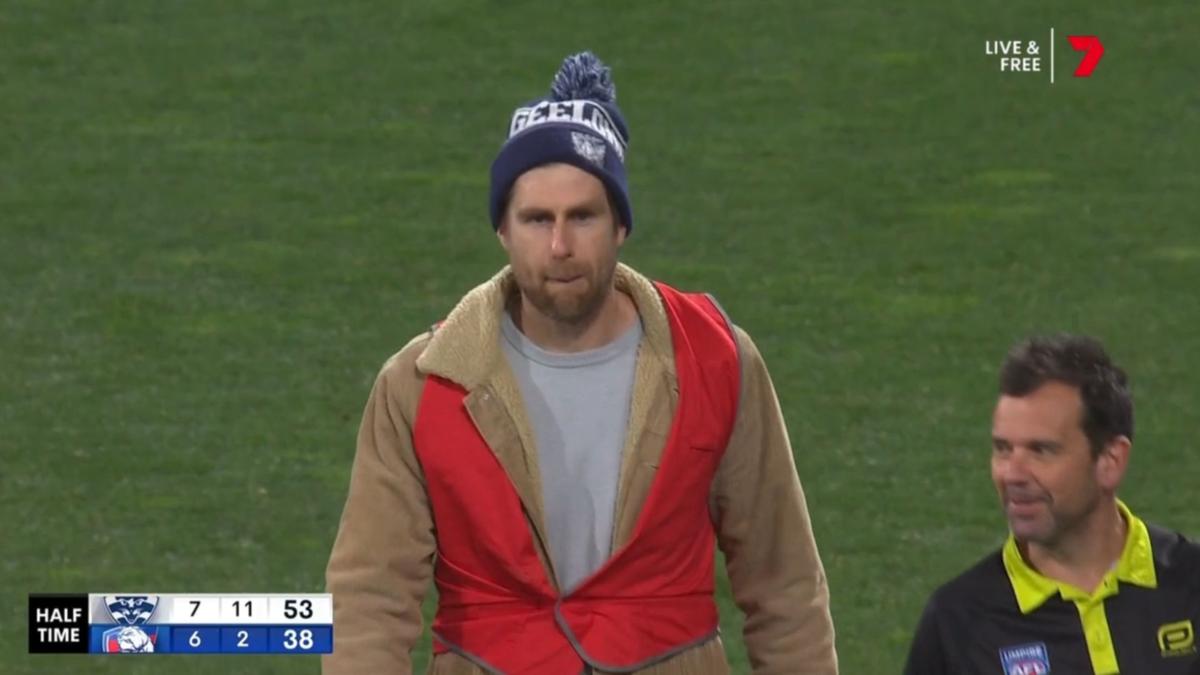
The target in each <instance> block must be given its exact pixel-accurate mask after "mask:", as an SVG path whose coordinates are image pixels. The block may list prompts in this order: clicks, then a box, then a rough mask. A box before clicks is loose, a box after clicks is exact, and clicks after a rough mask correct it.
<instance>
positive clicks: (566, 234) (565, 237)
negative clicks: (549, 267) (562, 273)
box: [550, 219, 571, 258]
mask: <svg viewBox="0 0 1200 675" xmlns="http://www.w3.org/2000/svg"><path fill="white" fill-rule="evenodd" d="M550 254H551V255H553V256H554V257H555V258H567V257H570V255H571V233H570V230H568V228H567V223H566V220H565V219H559V220H558V221H556V222H555V223H554V229H553V230H551V232H550Z"/></svg>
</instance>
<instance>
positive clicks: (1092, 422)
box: [1000, 334, 1133, 456]
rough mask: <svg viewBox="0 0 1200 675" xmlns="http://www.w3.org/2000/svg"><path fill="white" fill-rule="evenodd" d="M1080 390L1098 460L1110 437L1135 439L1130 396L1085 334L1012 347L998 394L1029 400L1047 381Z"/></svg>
mask: <svg viewBox="0 0 1200 675" xmlns="http://www.w3.org/2000/svg"><path fill="white" fill-rule="evenodd" d="M1051 381H1054V382H1062V383H1064V384H1068V385H1071V386H1073V387H1076V388H1077V389H1079V396H1080V398H1082V399H1083V433H1084V434H1086V435H1087V437H1088V442H1089V443H1090V444H1091V446H1092V455H1093V456H1099V455H1100V453H1101V452H1102V451H1103V450H1104V446H1105V445H1107V444H1108V443H1109V442H1110V441H1111V440H1112V439H1114V438H1116V437H1117V436H1125V437H1127V438H1129V439H1130V440H1133V394H1132V393H1131V392H1130V391H1129V381H1128V378H1127V377H1126V376H1125V371H1124V370H1121V368H1119V367H1118V366H1117V365H1116V364H1115V363H1113V362H1112V359H1110V358H1109V357H1108V353H1107V352H1105V351H1104V345H1102V344H1100V341H1099V340H1097V339H1096V338H1093V337H1088V336H1086V335H1068V334H1061V335H1053V336H1035V337H1031V338H1029V339H1027V340H1024V341H1022V342H1020V343H1018V344H1017V345H1016V346H1014V347H1013V348H1012V349H1011V350H1010V351H1009V352H1008V356H1007V357H1006V358H1005V359H1004V365H1003V366H1001V367H1000V393H1001V394H1003V395H1005V396H1018V397H1019V396H1027V395H1029V394H1031V393H1033V391H1034V390H1036V389H1037V388H1039V387H1041V386H1042V385H1043V384H1045V383H1047V382H1051Z"/></svg>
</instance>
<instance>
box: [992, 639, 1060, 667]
mask: <svg viewBox="0 0 1200 675" xmlns="http://www.w3.org/2000/svg"><path fill="white" fill-rule="evenodd" d="M1000 665H1001V666H1002V667H1003V668H1004V675H1050V655H1049V654H1047V653H1046V643H1045V642H1032V643H1030V644H1027V645H1017V646H1015V647H1002V648H1001V649H1000Z"/></svg>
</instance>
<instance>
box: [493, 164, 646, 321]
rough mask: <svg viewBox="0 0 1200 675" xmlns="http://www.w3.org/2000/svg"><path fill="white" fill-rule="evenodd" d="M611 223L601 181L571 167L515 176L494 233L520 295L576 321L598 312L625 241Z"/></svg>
mask: <svg viewBox="0 0 1200 675" xmlns="http://www.w3.org/2000/svg"><path fill="white" fill-rule="evenodd" d="M615 218H616V215H615V214H614V213H613V211H612V208H611V207H610V205H609V200H608V193H607V192H606V191H605V189H604V183H602V182H600V179H598V178H596V177H595V176H593V175H592V174H590V173H588V172H586V171H583V170H581V169H578V168H576V167H574V166H571V165H569V164H548V165H546V166H541V167H538V168H536V169H532V170H530V171H527V172H525V173H524V174H522V175H521V177H520V178H518V179H517V181H516V183H514V184H513V189H512V196H511V198H510V199H509V202H508V208H507V210H506V211H505V213H504V218H503V220H502V221H501V223H500V229H499V233H498V234H499V236H500V242H501V244H502V245H503V246H504V250H506V251H507V252H508V260H509V264H510V265H511V266H512V270H513V273H514V275H515V277H516V281H517V285H518V286H519V287H520V289H521V293H522V295H523V296H524V297H525V298H526V299H527V300H528V301H529V302H530V303H531V304H532V305H533V307H534V308H535V309H536V310H537V311H538V312H540V313H541V314H542V315H544V316H546V317H548V318H550V319H552V320H555V321H559V322H563V323H571V324H575V323H581V322H583V321H585V320H587V319H588V318H590V317H592V316H593V315H594V314H595V313H596V312H597V311H598V310H599V309H600V307H601V306H602V305H603V304H604V300H605V299H606V298H607V297H608V292H609V290H610V289H611V288H612V277H613V272H614V270H615V269H616V266H617V253H618V251H619V250H620V248H621V244H622V243H623V242H624V241H625V227H623V226H622V227H617V226H616V222H615Z"/></svg>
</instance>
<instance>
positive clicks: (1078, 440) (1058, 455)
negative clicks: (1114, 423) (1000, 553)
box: [992, 382, 1124, 549]
mask: <svg viewBox="0 0 1200 675" xmlns="http://www.w3.org/2000/svg"><path fill="white" fill-rule="evenodd" d="M1083 413H1084V410H1083V401H1082V399H1081V398H1080V396H1079V390H1078V389H1077V388H1075V387H1073V386H1070V385H1068V384H1064V383H1060V382H1047V383H1046V384H1044V385H1042V386H1041V387H1039V388H1037V389H1036V390H1034V391H1033V392H1032V393H1030V394H1029V395H1027V396H1001V397H1000V401H999V402H998V403H997V404H996V411H995V414H994V416H993V418H992V481H993V482H994V483H995V485H996V490H997V492H999V494H1000V501H1001V504H1002V506H1003V507H1004V513H1005V515H1006V516H1007V518H1008V524H1009V527H1011V528H1012V532H1013V535H1014V536H1015V537H1016V538H1017V540H1019V541H1021V542H1028V543H1033V544H1037V545H1040V546H1043V547H1046V548H1051V549H1052V548H1055V547H1058V546H1060V545H1063V544H1065V543H1070V542H1071V541H1072V540H1073V536H1074V535H1079V536H1085V535H1086V533H1087V532H1088V527H1087V526H1088V524H1089V521H1090V520H1091V518H1092V517H1093V516H1095V515H1096V514H1097V513H1099V509H1100V507H1101V506H1102V505H1103V504H1105V503H1106V501H1105V500H1104V499H1103V497H1105V496H1108V497H1111V496H1112V495H1113V493H1114V492H1115V490H1116V487H1117V484H1118V483H1119V482H1120V478H1121V473H1123V469H1124V465H1123V464H1121V465H1120V466H1114V463H1113V461H1112V458H1111V457H1110V456H1109V453H1108V452H1107V451H1106V452H1102V453H1100V454H1099V456H1096V455H1094V454H1093V452H1092V448H1091V445H1090V444H1089V443H1088V438H1087V436H1086V435H1085V434H1084V431H1083Z"/></svg>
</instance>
